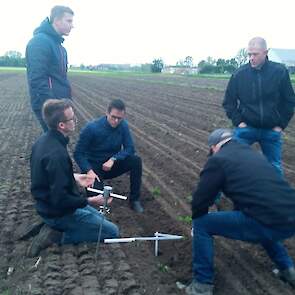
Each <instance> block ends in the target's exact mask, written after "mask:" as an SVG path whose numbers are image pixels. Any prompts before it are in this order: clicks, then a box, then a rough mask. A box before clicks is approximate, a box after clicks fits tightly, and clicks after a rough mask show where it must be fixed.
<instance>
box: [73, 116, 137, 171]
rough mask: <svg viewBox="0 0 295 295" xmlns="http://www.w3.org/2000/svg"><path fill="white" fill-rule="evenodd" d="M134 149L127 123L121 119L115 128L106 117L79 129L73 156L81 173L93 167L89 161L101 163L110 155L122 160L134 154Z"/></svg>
mask: <svg viewBox="0 0 295 295" xmlns="http://www.w3.org/2000/svg"><path fill="white" fill-rule="evenodd" d="M134 153H135V149H134V144H133V140H132V137H131V134H130V131H129V127H128V123H127V121H126V120H123V121H122V122H121V123H120V124H119V125H118V126H117V127H116V128H113V127H112V126H111V125H110V124H109V122H108V121H107V117H106V116H104V117H101V118H99V119H98V120H95V121H92V122H89V123H88V124H87V125H86V126H85V127H84V128H83V129H82V131H81V134H80V138H79V140H78V143H77V145H76V149H75V152H74V158H75V161H76V162H77V164H78V166H79V167H80V169H81V171H82V172H83V173H86V172H88V171H89V170H91V169H93V167H92V166H91V162H95V163H96V164H98V163H99V164H101V165H102V164H103V163H104V162H106V161H107V160H108V159H110V158H111V157H115V158H116V159H117V160H124V159H125V158H126V157H128V156H131V155H134Z"/></svg>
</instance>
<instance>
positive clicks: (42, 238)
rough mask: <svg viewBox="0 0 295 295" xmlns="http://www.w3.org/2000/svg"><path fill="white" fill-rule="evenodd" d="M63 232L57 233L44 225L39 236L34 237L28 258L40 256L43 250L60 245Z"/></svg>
mask: <svg viewBox="0 0 295 295" xmlns="http://www.w3.org/2000/svg"><path fill="white" fill-rule="evenodd" d="M61 237H62V232H59V231H56V230H54V229H52V228H51V227H49V226H48V225H46V224H45V225H43V227H42V228H41V230H40V232H39V234H38V235H37V236H36V237H34V239H33V241H32V243H31V245H30V247H29V249H28V251H27V256H28V257H35V256H38V255H39V253H40V252H41V250H43V249H45V248H47V247H49V246H51V245H53V244H58V243H60V240H61Z"/></svg>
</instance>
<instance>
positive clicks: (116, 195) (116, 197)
mask: <svg viewBox="0 0 295 295" xmlns="http://www.w3.org/2000/svg"><path fill="white" fill-rule="evenodd" d="M105 187H110V188H111V186H105ZM105 187H104V188H105ZM87 190H88V191H90V192H95V193H98V194H104V190H103V191H101V190H98V189H95V188H92V187H87ZM110 196H111V197H112V198H115V199H120V200H127V197H126V196H122V195H118V194H113V193H110Z"/></svg>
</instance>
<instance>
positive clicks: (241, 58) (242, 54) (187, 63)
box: [0, 48, 247, 74]
mask: <svg viewBox="0 0 295 295" xmlns="http://www.w3.org/2000/svg"><path fill="white" fill-rule="evenodd" d="M246 62H247V51H246V49H245V48H242V49H240V50H239V52H238V54H237V55H236V56H235V57H234V58H231V59H223V58H218V59H214V58H212V57H208V58H207V59H206V60H202V61H200V62H199V63H198V65H197V66H195V65H194V63H193V58H192V57H191V56H187V57H185V59H184V60H179V61H178V62H177V63H176V65H175V66H173V67H181V68H187V69H190V68H197V69H198V72H199V73H201V74H214V73H216V74H220V73H222V74H223V73H233V72H234V71H235V70H236V69H237V68H238V67H240V66H241V65H243V64H245V63H246ZM0 67H26V59H25V57H22V54H21V53H20V52H18V51H14V50H10V51H7V52H6V53H5V54H4V55H3V56H0ZM164 67H165V63H164V61H163V59H162V58H155V59H154V60H153V61H152V63H150V64H142V65H140V66H130V65H116V64H108V65H106V64H103V65H96V66H93V65H88V66H86V65H84V64H81V65H80V66H78V67H72V66H71V68H75V69H80V70H113V71H114V70H117V71H120V70H128V69H129V70H133V71H144V72H149V71H150V72H153V73H161V72H162V70H163V69H164Z"/></svg>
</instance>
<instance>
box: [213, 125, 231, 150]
mask: <svg viewBox="0 0 295 295" xmlns="http://www.w3.org/2000/svg"><path fill="white" fill-rule="evenodd" d="M232 136H233V132H232V130H231V129H228V128H220V129H216V130H214V131H213V132H212V133H210V135H209V137H208V145H209V147H211V146H212V145H216V144H218V143H219V142H221V141H222V140H224V139H227V138H230V137H232Z"/></svg>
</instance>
